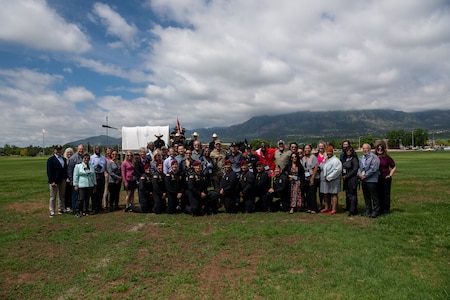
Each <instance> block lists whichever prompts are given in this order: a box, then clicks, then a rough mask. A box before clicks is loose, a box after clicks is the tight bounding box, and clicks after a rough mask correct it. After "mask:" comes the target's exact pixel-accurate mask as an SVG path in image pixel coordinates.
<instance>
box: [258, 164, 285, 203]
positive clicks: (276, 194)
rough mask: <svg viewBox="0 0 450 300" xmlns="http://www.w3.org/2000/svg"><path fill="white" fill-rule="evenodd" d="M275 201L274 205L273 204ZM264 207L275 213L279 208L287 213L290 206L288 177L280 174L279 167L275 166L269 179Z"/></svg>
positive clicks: (282, 173)
mask: <svg viewBox="0 0 450 300" xmlns="http://www.w3.org/2000/svg"><path fill="white" fill-rule="evenodd" d="M274 200H275V203H274ZM266 201H267V202H266V203H265V205H264V207H265V208H266V209H268V208H269V207H272V209H273V210H275V211H277V210H279V209H280V208H281V210H283V211H288V210H289V206H290V190H289V177H288V176H287V174H286V173H285V172H282V171H281V169H280V166H278V165H275V170H274V175H273V176H272V178H271V183H270V188H269V190H268V191H267V198H266Z"/></svg>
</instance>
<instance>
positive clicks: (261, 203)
mask: <svg viewBox="0 0 450 300" xmlns="http://www.w3.org/2000/svg"><path fill="white" fill-rule="evenodd" d="M254 174H255V196H256V198H258V201H256V203H255V205H256V211H265V212H271V211H272V207H271V205H268V204H267V197H268V196H267V191H268V190H269V187H270V179H269V175H267V173H266V172H265V171H264V165H263V163H262V162H260V161H258V162H257V163H256V170H255V172H254Z"/></svg>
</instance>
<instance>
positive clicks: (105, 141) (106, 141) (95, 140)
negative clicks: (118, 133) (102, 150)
mask: <svg viewBox="0 0 450 300" xmlns="http://www.w3.org/2000/svg"><path fill="white" fill-rule="evenodd" d="M80 144H83V145H87V144H89V145H90V146H95V145H102V146H112V147H114V146H117V145H120V147H122V139H121V138H114V137H110V136H106V135H98V136H92V137H88V138H85V139H82V140H77V141H73V142H68V143H67V145H71V146H77V145H80Z"/></svg>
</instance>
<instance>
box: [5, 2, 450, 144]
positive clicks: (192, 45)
mask: <svg viewBox="0 0 450 300" xmlns="http://www.w3.org/2000/svg"><path fill="white" fill-rule="evenodd" d="M0 7H1V9H0V116H1V121H2V129H1V131H0V145H4V144H5V143H8V144H13V145H18V146H27V145H30V144H33V145H42V138H43V133H42V131H43V129H45V140H46V144H48V145H51V144H57V143H61V144H64V143H66V142H69V141H73V140H76V139H80V138H84V137H88V136H93V135H100V134H105V130H104V129H103V128H102V127H101V125H102V124H104V123H105V121H106V117H108V120H109V125H111V126H114V127H118V128H120V127H122V126H145V125H170V126H171V127H173V126H175V125H176V119H177V116H178V118H179V120H180V122H181V125H182V126H183V127H186V128H188V129H193V128H199V127H214V126H229V125H232V124H238V123H241V122H245V121H246V120H248V119H249V118H251V117H252V116H257V115H273V114H281V113H288V112H293V111H301V110H312V111H323V110H353V109H380V108H383V109H384V108H390V109H395V110H401V111H407V112H412V111H421V110H428V109H449V108H450V97H449V96H448V95H449V94H450V93H449V92H450V83H449V82H450V78H449V74H450V30H448V28H450V2H449V1H448V0H429V1H423V0H396V1H392V0H380V1H368V0H365V1H359V0H356V1H344V0H336V1H325V0H323V1H304V0H298V1H292V0H279V1H272V0H246V1H242V0H229V1H214V0H210V1H192V0H147V1H138V0H127V1H103V2H101V1H99V2H95V1H85V0H70V1H69V0H58V1H57V0H51V1H50V0H49V1H44V0H35V1H25V0H15V1H9V0H0ZM109 134H110V135H112V136H116V137H119V136H120V132H119V131H114V130H110V131H109ZM205 139H208V138H205Z"/></svg>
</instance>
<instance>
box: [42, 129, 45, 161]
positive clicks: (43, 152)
mask: <svg viewBox="0 0 450 300" xmlns="http://www.w3.org/2000/svg"><path fill="white" fill-rule="evenodd" d="M44 155H45V129H42V156H44Z"/></svg>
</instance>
